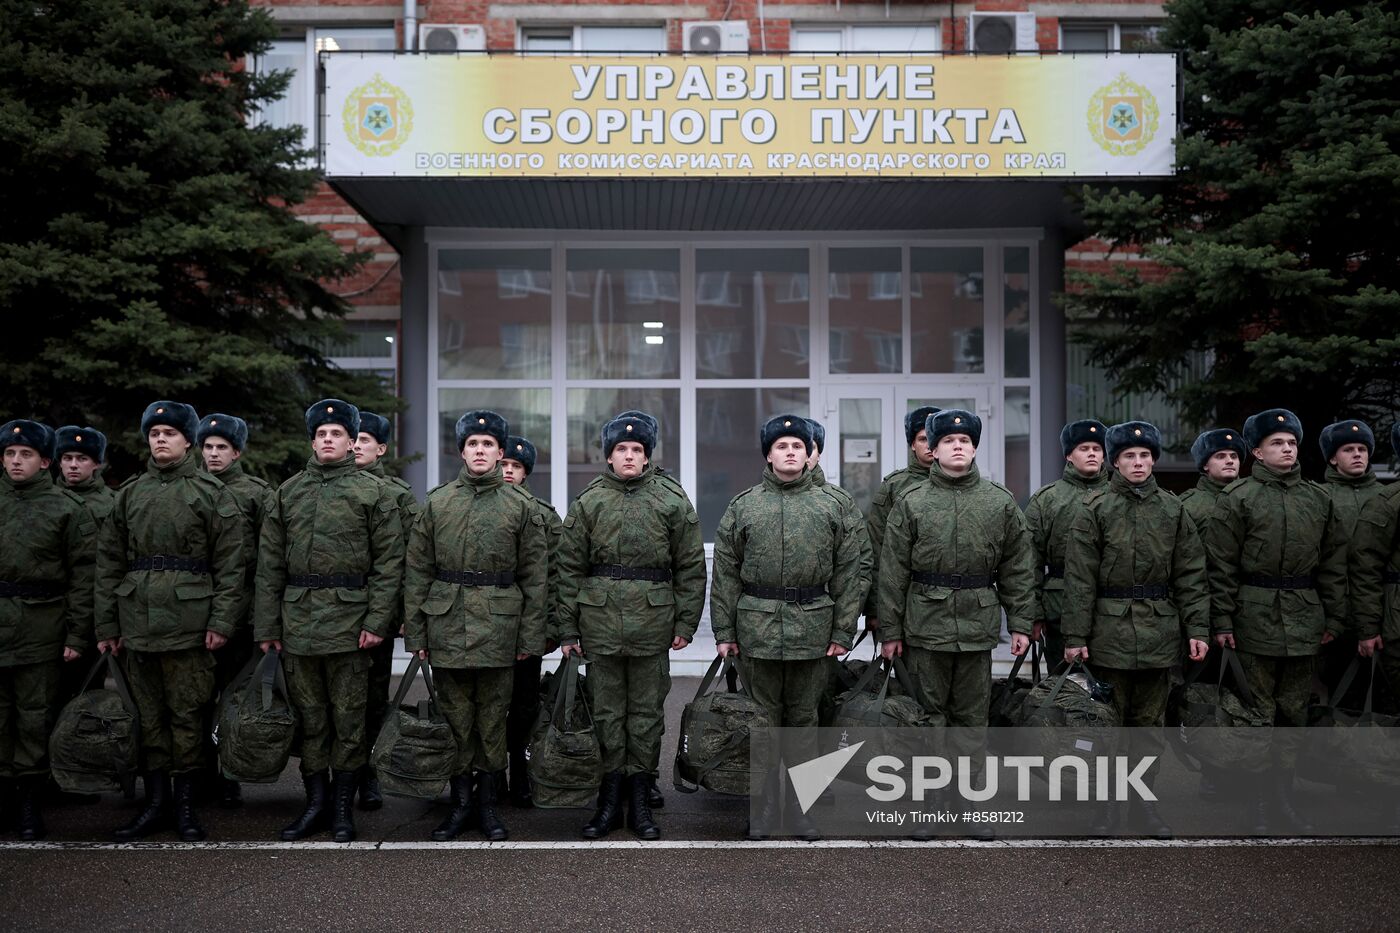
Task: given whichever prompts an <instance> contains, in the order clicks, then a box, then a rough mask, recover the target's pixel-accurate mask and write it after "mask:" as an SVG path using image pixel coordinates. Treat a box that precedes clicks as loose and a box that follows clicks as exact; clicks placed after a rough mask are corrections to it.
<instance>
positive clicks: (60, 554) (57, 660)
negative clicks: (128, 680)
mask: <svg viewBox="0 0 1400 933" xmlns="http://www.w3.org/2000/svg"><path fill="white" fill-rule="evenodd" d="M53 450H54V436H53V433H52V432H51V431H50V430H49V428H48V427H47V426H46V425H42V424H39V423H38V422H37V421H11V422H8V423H7V424H6V425H5V426H4V427H3V428H0V456H3V460H4V466H5V469H4V472H3V474H0V490H3V492H4V495H3V496H0V537H3V540H4V542H5V546H4V547H3V548H0V782H3V783H4V785H5V790H6V794H5V796H6V798H7V800H8V798H9V796H10V794H9V792H10V791H11V790H12V789H14V790H17V791H18V797H19V812H18V829H19V835H20V838H21V839H24V840H26V841H31V840H35V839H42V838H43V836H44V820H43V815H42V813H41V812H40V799H41V797H42V792H43V787H44V782H45V780H46V779H47V777H48V774H49V765H48V752H49V732H50V731H52V729H53V723H54V717H55V714H56V712H57V709H58V703H57V699H58V690H59V679H60V677H61V674H62V669H63V667H64V666H65V662H67V664H68V666H72V665H73V662H75V661H77V660H78V658H79V657H80V656H81V654H82V652H83V650H84V649H85V648H87V647H89V646H90V644H91V640H92V629H91V627H92V574H93V552H94V549H95V547H96V544H97V521H96V519H94V518H93V516H92V513H91V512H90V511H89V509H88V507H87V506H86V505H85V504H84V502H83V499H82V497H80V496H79V495H78V494H77V493H75V492H72V491H71V490H67V489H63V488H60V487H59V486H57V485H55V484H54V481H53V478H52V477H51V476H50V475H49V464H50V463H51V462H52V460H53Z"/></svg>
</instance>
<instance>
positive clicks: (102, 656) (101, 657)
mask: <svg viewBox="0 0 1400 933" xmlns="http://www.w3.org/2000/svg"><path fill="white" fill-rule="evenodd" d="M111 657H112V652H110V651H103V652H99V653H98V655H97V660H96V661H94V662H93V663H92V667H91V668H90V669H89V670H88V675H87V677H86V678H85V679H84V680H83V688H82V689H81V690H79V691H78V692H79V693H87V691H88V688H89V687H91V686H92V682H93V680H94V679H96V677H97V672H98V671H105V670H107V661H108V660H109V659H110V658H111ZM104 680H105V678H104Z"/></svg>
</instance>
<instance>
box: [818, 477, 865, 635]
mask: <svg viewBox="0 0 1400 933" xmlns="http://www.w3.org/2000/svg"><path fill="white" fill-rule="evenodd" d="M812 485H813V486H816V487H817V488H818V489H826V490H828V491H830V492H831V493H833V494H835V495H836V496H837V497H838V498H839V499H840V500H841V502H842V503H843V504H844V505H845V507H846V511H847V512H849V513H850V514H851V515H852V516H854V517H855V520H856V522H857V528H856V534H857V536H859V538H860V588H861V597H860V604H861V607H862V609H864V607H865V606H867V605H869V604H870V593H871V591H872V590H873V589H874V588H875V553H874V551H872V550H871V549H870V532H869V530H868V529H867V528H866V526H865V516H864V515H862V514H861V513H860V506H858V505H856V500H855V498H854V497H852V496H851V494H850V493H849V492H847V491H846V490H844V489H842V488H841V487H840V486H837V485H835V484H833V483H829V482H827V480H826V474H825V473H823V472H822V466H821V464H820V463H819V464H817V465H816V466H814V467H812ZM877 618H878V616H877Z"/></svg>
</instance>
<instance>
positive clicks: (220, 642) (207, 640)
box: [204, 632, 228, 651]
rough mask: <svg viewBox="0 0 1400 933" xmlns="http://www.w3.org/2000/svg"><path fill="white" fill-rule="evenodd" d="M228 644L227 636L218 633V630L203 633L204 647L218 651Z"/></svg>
mask: <svg viewBox="0 0 1400 933" xmlns="http://www.w3.org/2000/svg"><path fill="white" fill-rule="evenodd" d="M227 644H228V636H227V635H220V634H219V633H218V632H205V633H204V647H205V648H207V649H208V650H210V651H218V650H219V649H220V648H222V647H223V646H224V645H227Z"/></svg>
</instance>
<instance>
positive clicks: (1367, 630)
mask: <svg viewBox="0 0 1400 933" xmlns="http://www.w3.org/2000/svg"><path fill="white" fill-rule="evenodd" d="M1350 583H1351V599H1350V601H1349V607H1350V609H1351V613H1352V621H1353V622H1354V623H1355V625H1356V635H1357V637H1358V638H1374V637H1375V636H1377V635H1382V636H1384V638H1385V647H1386V650H1387V651H1390V650H1391V647H1390V646H1391V645H1392V644H1396V645H1400V483H1391V484H1390V485H1389V486H1382V487H1381V489H1380V491H1379V492H1378V493H1377V494H1376V495H1375V496H1374V497H1373V498H1372V499H1371V500H1370V502H1369V503H1368V504H1367V506H1366V509H1365V510H1364V511H1363V512H1362V513H1361V518H1360V520H1359V521H1358V522H1357V524H1356V539H1355V546H1354V547H1353V548H1352V572H1351V578H1350Z"/></svg>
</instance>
